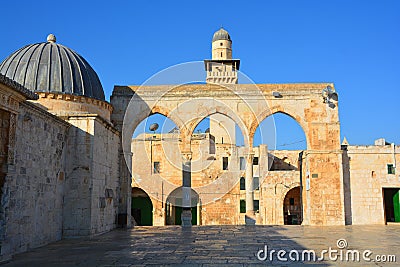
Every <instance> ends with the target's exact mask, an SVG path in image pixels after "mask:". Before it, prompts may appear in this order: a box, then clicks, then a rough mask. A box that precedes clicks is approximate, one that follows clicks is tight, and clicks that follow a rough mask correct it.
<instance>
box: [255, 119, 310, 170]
mask: <svg viewBox="0 0 400 267" xmlns="http://www.w3.org/2000/svg"><path fill="white" fill-rule="evenodd" d="M263 145H266V147H267V149H268V169H269V170H270V171H297V170H299V161H298V159H299V153H300V152H301V151H303V150H306V149H307V139H306V135H305V133H304V131H303V128H302V127H301V126H300V125H299V124H298V122H297V121H296V120H294V119H293V118H292V117H291V116H289V115H286V114H284V113H281V112H278V113H275V114H274V115H271V116H269V117H267V118H265V119H264V120H263V121H262V122H261V123H260V124H259V126H258V127H257V129H256V131H255V133H254V139H253V146H254V147H255V150H256V151H257V150H259V149H260V147H261V146H263Z"/></svg>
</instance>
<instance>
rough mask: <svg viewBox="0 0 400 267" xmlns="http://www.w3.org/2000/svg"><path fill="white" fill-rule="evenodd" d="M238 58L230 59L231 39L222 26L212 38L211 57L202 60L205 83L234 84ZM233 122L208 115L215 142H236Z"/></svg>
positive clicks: (221, 117) (215, 115)
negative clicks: (205, 76)
mask: <svg viewBox="0 0 400 267" xmlns="http://www.w3.org/2000/svg"><path fill="white" fill-rule="evenodd" d="M239 64H240V60H239V59H232V40H231V37H230V36H229V33H228V32H227V31H226V30H224V29H223V28H222V27H221V29H219V30H218V31H216V32H215V33H214V36H213V39H212V59H206V60H204V65H205V67H206V72H207V79H206V82H207V83H214V84H236V83H238V77H237V71H238V70H239ZM235 131H236V129H235V122H234V121H233V120H232V119H230V118H228V117H227V116H225V115H222V114H213V115H211V116H210V134H212V135H213V136H214V137H215V143H216V144H228V145H235V144H236V133H235Z"/></svg>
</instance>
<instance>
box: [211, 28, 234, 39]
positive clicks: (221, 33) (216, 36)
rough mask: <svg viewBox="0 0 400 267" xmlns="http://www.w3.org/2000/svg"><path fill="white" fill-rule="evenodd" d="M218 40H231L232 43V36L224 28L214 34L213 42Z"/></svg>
mask: <svg viewBox="0 0 400 267" xmlns="http://www.w3.org/2000/svg"><path fill="white" fill-rule="evenodd" d="M218 40H229V41H232V40H231V36H230V35H229V33H228V32H227V31H226V30H225V29H224V28H222V27H221V29H219V30H218V31H216V32H215V33H214V36H213V39H212V41H213V42H215V41H218Z"/></svg>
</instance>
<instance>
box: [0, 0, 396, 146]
mask: <svg viewBox="0 0 400 267" xmlns="http://www.w3.org/2000/svg"><path fill="white" fill-rule="evenodd" d="M1 20H2V25H3V27H2V34H1V37H0V40H1V46H0V59H1V60H3V59H5V58H6V57H7V56H8V55H9V54H10V53H12V52H13V51H15V50H17V49H19V48H20V47H22V46H24V45H26V44H29V43H36V42H42V41H45V39H46V36H47V35H48V34H49V33H54V34H55V35H56V36H57V41H58V42H59V43H61V44H63V45H66V46H68V47H70V48H72V49H74V50H76V51H77V52H78V53H79V54H81V55H83V56H84V57H85V58H86V59H87V60H88V61H89V62H90V64H91V65H92V66H93V68H94V69H95V70H96V71H97V73H98V75H99V77H100V80H101V82H102V84H103V87H104V89H105V93H106V97H107V99H109V96H110V94H111V92H112V88H113V86H114V85H116V84H118V85H128V84H141V83H143V82H144V81H145V80H146V79H148V78H149V77H150V76H151V75H153V74H155V73H157V72H158V71H160V70H163V69H164V68H166V67H169V66H171V65H175V64H178V63H182V62H188V61H193V60H203V59H205V58H210V52H211V51H210V46H211V44H210V41H211V38H212V34H213V32H214V31H216V30H217V29H218V28H219V27H220V26H221V25H223V26H224V28H226V29H227V30H228V31H229V33H230V34H231V37H232V39H233V49H234V50H233V54H234V57H235V58H240V59H241V71H243V72H244V73H245V74H246V75H248V76H249V77H250V78H251V79H252V80H254V81H255V82H256V83H296V82H334V83H335V87H336V90H337V91H338V93H339V101H340V102H339V112H340V121H341V134H342V136H346V137H347V139H348V140H349V142H350V143H351V144H372V143H373V140H374V139H377V138H379V137H385V138H386V139H387V140H388V141H390V142H395V143H397V144H398V143H400V135H399V133H400V123H399V122H400V121H399V116H398V114H399V112H398V107H399V104H398V103H399V102H398V98H397V94H398V92H399V90H400V1H321V0H319V1H317V0H316V1H298V0H297V1H296V0H292V1H284V0H281V1H237V2H236V1H232V0H231V1H196V2H194V1H135V2H134V1H104V2H101V1H96V2H94V1H93V2H90V1H72V0H70V1H4V2H3V3H2V17H1ZM289 129H290V128H288V130H286V129H284V128H283V130H281V131H279V125H278V129H277V131H278V141H277V142H278V145H279V143H282V144H284V143H289V142H291V141H297V140H299V138H296V136H292V137H291V138H289V137H288V139H287V140H286V139H285V138H286V137H285V136H286V135H287V133H288V132H291V131H290V130H289ZM279 136H282V138H281V140H279Z"/></svg>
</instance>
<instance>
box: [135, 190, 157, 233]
mask: <svg viewBox="0 0 400 267" xmlns="http://www.w3.org/2000/svg"><path fill="white" fill-rule="evenodd" d="M132 210H135V213H140V215H139V216H137V218H139V220H140V222H138V221H137V223H138V224H139V225H146V226H150V225H153V204H151V200H150V198H149V197H133V198H132ZM137 218H135V219H137Z"/></svg>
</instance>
